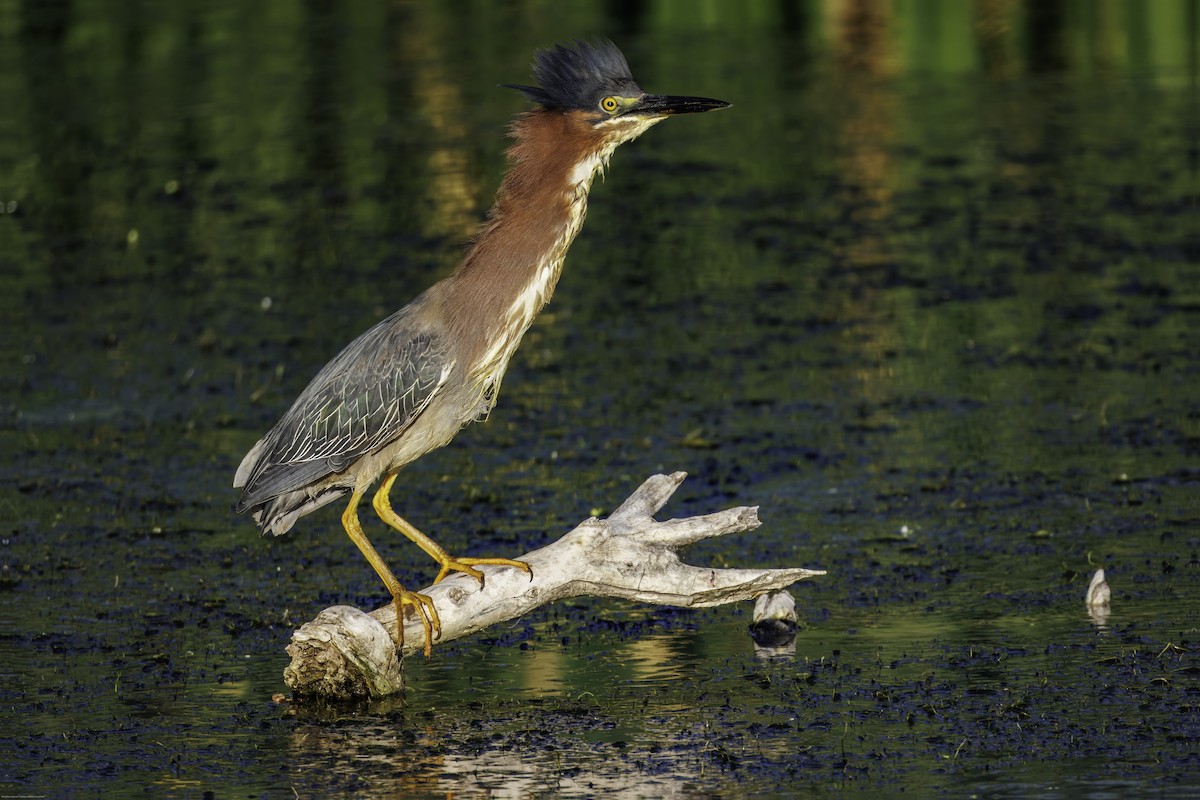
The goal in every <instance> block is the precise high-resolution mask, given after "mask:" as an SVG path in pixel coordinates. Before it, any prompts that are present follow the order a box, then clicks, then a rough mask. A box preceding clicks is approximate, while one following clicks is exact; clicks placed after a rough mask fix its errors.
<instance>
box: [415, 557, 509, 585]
mask: <svg viewBox="0 0 1200 800" xmlns="http://www.w3.org/2000/svg"><path fill="white" fill-rule="evenodd" d="M438 563H439V564H441V565H442V569H441V571H440V572H438V574H437V577H436V578H434V579H433V582H434V583H435V584H436V583H441V582H442V579H443V578H445V577H446V576H447V575H449V574H450V573H451V572H462V573H465V574H467V575H470V576H471V577H472V578H474V579H475V580H477V581H479V588H480V589H482V588H483V587H484V575H483V572H481V571H480V570H477V569H475V567H478V566H495V567H515V568H517V569H519V570H523V571H525V572H527V573H528V574H529V578H530V580H533V569H531V568H530V566H529V565H528V564H526V563H525V562H524V561H515V560H514V559H511V558H450V557H449V556H447V558H446V560H445V561H443V560H441V559H438Z"/></svg>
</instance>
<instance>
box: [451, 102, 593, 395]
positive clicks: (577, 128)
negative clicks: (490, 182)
mask: <svg viewBox="0 0 1200 800" xmlns="http://www.w3.org/2000/svg"><path fill="white" fill-rule="evenodd" d="M511 135H512V137H513V139H514V140H515V141H514V143H513V144H512V146H511V147H510V148H509V149H508V158H509V160H510V162H511V167H510V169H509V171H508V173H507V174H506V175H505V176H504V180H503V182H502V183H501V184H500V189H499V191H498V192H497V195H496V202H495V204H494V205H493V206H492V209H491V211H490V212H489V213H488V219H487V222H486V223H485V224H484V226H483V228H482V230H481V231H480V233H479V235H478V236H477V237H476V238H475V241H474V242H473V243H472V245H471V247H470V249H469V250H468V252H467V255H466V257H465V258H464V259H463V262H462V264H461V265H460V266H459V268H458V269H457V270H456V271H455V273H454V274H453V275H452V276H451V277H450V278H449V279H447V281H446V284H447V285H446V287H445V288H446V294H445V297H444V301H443V302H444V303H445V306H446V308H445V310H446V312H447V313H446V316H445V319H448V320H450V325H451V326H452V327H453V328H455V329H454V330H452V331H451V334H453V335H452V341H457V342H460V343H462V349H461V351H460V352H459V353H458V358H459V359H460V360H461V363H463V364H464V365H466V366H468V368H469V369H471V370H472V372H475V373H476V374H477V375H478V376H479V377H480V378H492V379H494V380H495V381H496V382H498V380H499V377H500V376H501V375H502V374H503V371H504V367H505V365H506V363H507V361H508V358H509V357H510V356H511V355H512V352H513V350H515V349H516V346H517V344H518V343H519V341H520V338H521V335H522V334H523V333H524V332H525V330H526V329H527V328H528V327H529V325H530V323H532V322H533V318H534V317H535V316H536V315H537V312H538V311H539V310H540V309H541V307H542V306H543V305H544V304H545V303H546V302H547V301H548V300H549V299H550V295H551V294H552V293H553V291H554V285H555V284H556V283H557V281H558V275H559V273H560V271H561V269H562V260H563V257H564V256H565V255H566V251H567V248H568V247H570V245H571V242H572V241H573V240H574V238H575V235H576V234H577V233H578V232H579V228H580V227H581V226H582V224H583V217H584V215H585V213H586V207H587V192H588V189H589V188H590V187H591V182H592V177H593V175H594V173H595V170H596V169H598V168H600V167H602V166H603V162H604V161H605V160H607V156H608V155H609V154H611V152H612V148H613V147H615V143H614V144H612V145H611V146H608V147H606V146H605V142H604V139H603V136H602V134H600V133H597V132H596V131H595V130H593V128H592V126H591V124H590V123H589V122H587V120H586V119H584V115H583V114H582V113H581V112H561V111H546V110H540V109H539V110H536V111H531V112H528V113H525V114H522V115H521V116H519V117H517V119H516V120H515V121H514V122H513V125H512V128H511Z"/></svg>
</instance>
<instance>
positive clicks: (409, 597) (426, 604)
mask: <svg viewBox="0 0 1200 800" xmlns="http://www.w3.org/2000/svg"><path fill="white" fill-rule="evenodd" d="M362 496H363V493H362V490H360V489H355V490H354V493H353V494H352V495H350V505H348V506H346V510H345V511H344V512H342V527H343V528H345V529H346V535H347V536H349V537H350V541H352V542H354V543H355V544H356V545H358V549H359V550H361V551H362V554H363V555H364V556H366V558H367V561H368V562H370V564H371V566H372V567H374V569H375V574H377V575H378V576H379V577H380V579H381V580H383V585H384V586H386V587H387V590H388V591H389V592H391V593H392V600H393V601H395V603H396V630H397V631H398V632H399V634H400V649H401V651H403V650H404V606H405V605H410V606H412V607H413V608H415V609H416V610H417V616H418V617H419V618H420V620H421V627H423V628H424V629H425V657H426V658H429V656H430V655H431V654H432V653H433V637H434V634H437V635H438V636H441V635H442V621H441V620H440V619H438V613H437V609H436V608H434V607H433V600H431V599H430V598H429V596H428V595H423V594H417V593H416V592H410V591H409V590H407V589H405V588H404V587H403V586H401V585H400V581H398V580H396V576H395V575H393V574H392V571H391V570H390V569H388V565H387V564H385V563H384V561H383V558H381V557H380V555H379V553H378V552H377V551H376V550H375V547H374V545H372V544H371V543H370V542H369V541H368V540H367V535H366V534H365V533H363V529H362V524H361V523H360V522H359V521H358V503H359V501H360V500H362Z"/></svg>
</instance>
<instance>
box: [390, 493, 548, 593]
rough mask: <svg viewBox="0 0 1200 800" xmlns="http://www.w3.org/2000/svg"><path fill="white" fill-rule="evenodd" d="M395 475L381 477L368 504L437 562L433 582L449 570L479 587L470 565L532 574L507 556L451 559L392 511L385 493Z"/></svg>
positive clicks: (479, 575) (480, 576)
mask: <svg viewBox="0 0 1200 800" xmlns="http://www.w3.org/2000/svg"><path fill="white" fill-rule="evenodd" d="M396 475H397V473H395V472H393V473H391V474H389V475H388V476H387V477H386V478H384V479H383V483H381V484H380V485H379V491H377V492H376V493H375V498H374V499H373V500H372V501H371V504H372V505H374V506H375V513H377V514H378V515H379V518H380V519H382V520H383V521H384V522H386V523H387V524H388V525H391V526H392V527H393V528H395V529H396V530H398V531H400V532H401V533H403V534H404V535H405V536H407V537H408V538H409V539H411V540H412V541H413V542H414V543H415V544H416V545H417V546H418V547H420V548H421V549H422V550H424V551H425V552H426V553H428V554H429V555H430V557H431V558H433V560H434V561H436V562H438V564H440V565H441V567H442V569H441V571H440V572H438V575H437V578H435V579H434V581H433V582H434V583H440V582H441V580H442V578H445V577H446V576H447V575H449V574H450V573H451V572H465V573H466V574H468V575H470V576H471V577H472V578H474V579H475V580H477V581H479V586H480V587H481V588H482V587H483V573H482V572H480V571H479V570H477V569H474V567H477V566H480V565H485V564H492V565H496V566H501V567H516V568H517V569H522V570H525V571H526V572H528V573H529V575H530V576H532V575H533V570H531V569H530V568H529V565H528V564H526V563H525V562H524V561H514V560H513V559H511V558H451V556H450V554H449V553H447V552H446V550H445V549H444V548H443V547H442V546H441V545H439V544H438V543H437V542H435V541H434V540H433V539H430V538H429V537H428V536H426V535H425V534H423V533H421V532H420V531H419V530H417V529H416V528H414V527H413V526H412V524H411V523H409V522H408V520H406V519H404V518H403V517H401V516H400V515H399V514H397V513H396V512H395V511H393V510H392V501H391V500H390V499H389V498H388V493H389V492H391V490H392V484H393V483H395V482H396Z"/></svg>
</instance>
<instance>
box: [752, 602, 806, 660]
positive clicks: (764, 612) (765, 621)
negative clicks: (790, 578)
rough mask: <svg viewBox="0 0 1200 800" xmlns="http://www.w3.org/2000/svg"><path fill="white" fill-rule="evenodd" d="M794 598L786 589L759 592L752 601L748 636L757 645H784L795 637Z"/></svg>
mask: <svg viewBox="0 0 1200 800" xmlns="http://www.w3.org/2000/svg"><path fill="white" fill-rule="evenodd" d="M796 628H797V625H796V600H795V598H793V597H792V596H791V594H789V593H788V592H786V591H781V592H773V593H768V594H761V595H759V596H758V599H757V600H755V601H754V619H753V621H752V622H751V623H750V638H752V639H754V643H755V644H756V645H758V646H759V647H784V646H786V645H789V644H791V643H792V641H793V640H794V639H795V638H796Z"/></svg>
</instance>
